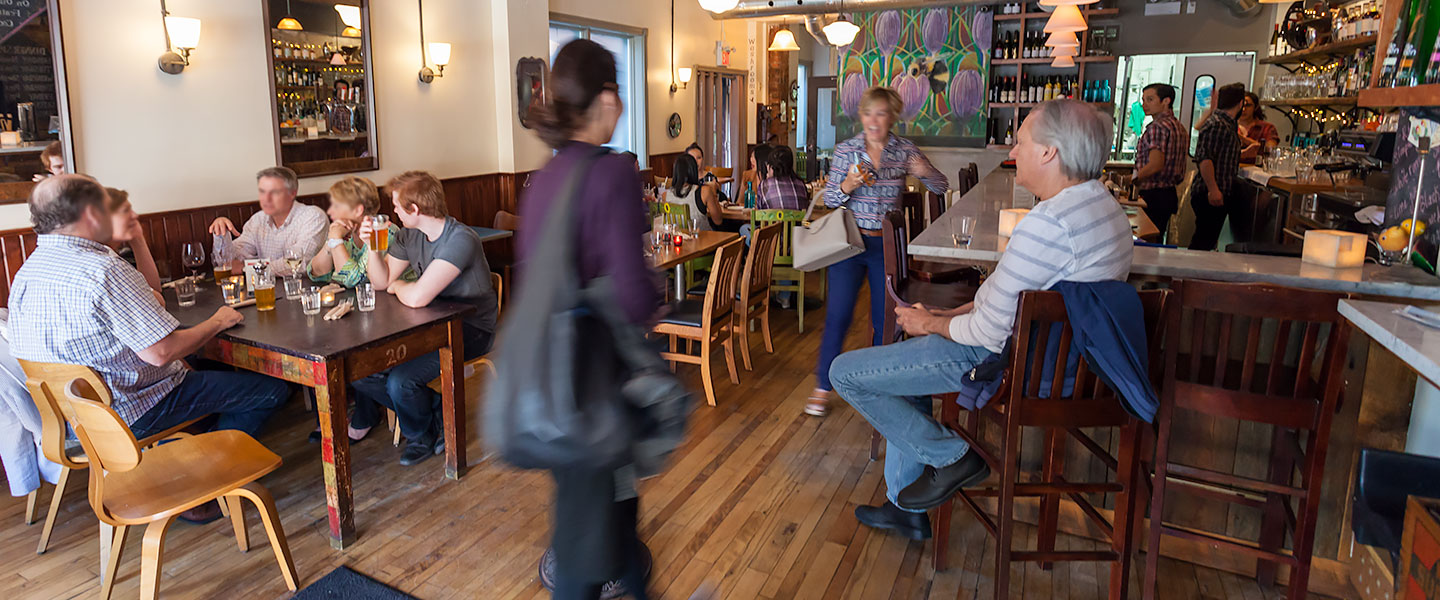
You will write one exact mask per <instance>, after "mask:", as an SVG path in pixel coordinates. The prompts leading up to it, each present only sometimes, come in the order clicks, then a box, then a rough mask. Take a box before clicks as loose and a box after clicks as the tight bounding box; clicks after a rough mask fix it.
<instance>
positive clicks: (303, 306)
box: [300, 287, 320, 315]
mask: <svg viewBox="0 0 1440 600" xmlns="http://www.w3.org/2000/svg"><path fill="white" fill-rule="evenodd" d="M300 310H301V311H302V312H304V313H305V314H307V315H318V314H320V288H317V287H310V288H305V289H304V290H301V291H300Z"/></svg>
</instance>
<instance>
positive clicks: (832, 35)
mask: <svg viewBox="0 0 1440 600" xmlns="http://www.w3.org/2000/svg"><path fill="white" fill-rule="evenodd" d="M840 10H841V11H842V12H841V13H840V14H839V15H838V16H836V17H835V22H834V23H831V24H829V25H826V26H824V27H822V28H820V31H822V32H824V33H825V41H827V42H830V45H831V46H848V45H850V43H851V42H854V41H855V36H856V35H858V34H859V33H860V26H858V25H856V24H854V23H851V22H850V20H849V19H846V18H845V13H844V12H843V11H844V10H845V0H840Z"/></svg>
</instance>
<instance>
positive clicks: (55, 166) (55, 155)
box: [31, 140, 65, 181]
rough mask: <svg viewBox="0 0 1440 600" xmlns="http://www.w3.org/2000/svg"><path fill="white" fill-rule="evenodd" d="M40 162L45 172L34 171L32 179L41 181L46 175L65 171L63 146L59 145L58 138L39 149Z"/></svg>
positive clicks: (59, 173) (54, 174) (51, 175)
mask: <svg viewBox="0 0 1440 600" xmlns="http://www.w3.org/2000/svg"><path fill="white" fill-rule="evenodd" d="M40 164H42V165H45V171H46V172H44V173H36V174H35V176H34V177H32V178H31V180H32V181H43V180H44V179H45V178H46V177H54V176H56V175H62V174H64V173H65V148H64V147H63V146H61V145H60V140H55V141H53V142H50V143H49V144H48V145H46V146H45V149H44V150H41V151H40Z"/></svg>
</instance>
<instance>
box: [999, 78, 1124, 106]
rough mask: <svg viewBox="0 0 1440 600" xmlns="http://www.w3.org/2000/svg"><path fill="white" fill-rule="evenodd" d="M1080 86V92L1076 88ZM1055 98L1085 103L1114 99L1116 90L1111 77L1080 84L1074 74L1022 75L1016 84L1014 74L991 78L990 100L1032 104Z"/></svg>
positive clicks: (1001, 102)
mask: <svg viewBox="0 0 1440 600" xmlns="http://www.w3.org/2000/svg"><path fill="white" fill-rule="evenodd" d="M1077 88H1079V94H1078V95H1077V94H1076V89H1077ZM1056 98H1072V99H1077V100H1082V101H1084V102H1111V101H1113V100H1114V89H1113V88H1112V87H1111V86H1110V81H1109V80H1094V81H1086V82H1085V83H1084V85H1083V86H1082V85H1080V83H1079V81H1078V80H1077V79H1076V78H1075V77H1065V76H1060V75H1051V76H1048V77H1040V76H1032V75H1021V76H1020V80H1019V82H1018V84H1017V82H1016V78H1015V77H995V78H993V79H992V80H991V81H990V102H992V103H997V104H1015V103H1021V104H1029V103H1035V102H1045V101H1048V100H1054V99H1056Z"/></svg>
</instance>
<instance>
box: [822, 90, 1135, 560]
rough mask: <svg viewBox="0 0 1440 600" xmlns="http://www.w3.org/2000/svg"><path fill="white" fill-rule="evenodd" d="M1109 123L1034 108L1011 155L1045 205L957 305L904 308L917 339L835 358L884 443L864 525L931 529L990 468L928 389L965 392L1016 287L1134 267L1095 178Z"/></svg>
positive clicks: (1000, 340) (1114, 274)
mask: <svg viewBox="0 0 1440 600" xmlns="http://www.w3.org/2000/svg"><path fill="white" fill-rule="evenodd" d="M1111 128H1112V123H1111V120H1110V117H1108V116H1106V115H1103V114H1101V113H1099V112H1097V111H1096V110H1095V109H1093V108H1091V107H1089V106H1088V105H1086V104H1083V103H1080V102H1076V101H1073V100H1054V101H1051V102H1046V103H1044V104H1041V105H1040V106H1038V107H1036V108H1035V110H1034V111H1032V112H1031V113H1030V116H1029V118H1027V119H1026V120H1025V122H1024V123H1023V124H1022V125H1021V126H1020V131H1019V133H1018V135H1017V138H1016V144H1015V147H1014V148H1013V149H1012V150H1011V151H1010V156H1011V158H1014V159H1015V168H1016V171H1015V183H1016V184H1017V185H1020V186H1023V187H1024V188H1025V189H1027V190H1029V191H1030V192H1032V193H1034V194H1035V195H1036V196H1037V197H1038V198H1039V199H1040V200H1041V202H1040V203H1039V204H1038V205H1037V206H1036V207H1035V209H1034V210H1032V211H1030V214H1029V215H1027V216H1026V217H1025V218H1024V219H1022V220H1021V221H1020V223H1019V224H1018V225H1017V226H1016V227H1015V231H1014V233H1013V234H1012V236H1011V238H1010V240H1009V243H1008V245H1007V246H1006V248H1005V254H1004V255H1003V256H1002V257H1001V259H1000V263H999V265H997V266H996V268H995V272H994V274H992V275H991V276H990V277H989V278H988V279H986V280H985V283H984V284H983V285H981V286H980V290H979V291H978V292H977V293H976V294H975V301H974V302H971V303H969V304H966V305H964V306H961V307H959V308H956V309H953V310H934V309H930V308H926V307H924V306H920V305H916V306H913V307H908V308H905V307H901V308H897V309H896V311H895V312H896V316H897V322H898V324H899V325H900V326H901V327H902V328H904V329H905V332H906V333H907V334H909V335H910V336H911V338H910V339H908V340H906V341H904V342H900V343H897V344H891V345H887V346H874V347H870V348H864V349H860V350H855V351H853V352H848V353H846V354H843V355H841V356H840V357H839V358H837V359H836V360H835V363H834V364H833V365H832V366H831V368H830V379H831V381H832V382H834V385H835V390H836V391H837V392H839V394H840V396H841V397H843V398H844V399H845V400H846V401H847V402H849V403H850V405H851V406H853V407H854V408H855V410H856V411H857V412H859V413H860V414H861V415H862V416H864V417H865V419H866V420H867V421H869V422H870V424H871V425H873V426H874V427H875V429H876V430H878V431H879V432H880V433H881V434H882V435H884V436H885V440H886V451H885V485H886V487H887V492H886V496H887V499H888V501H887V502H886V503H885V504H883V505H881V506H861V507H858V508H856V510H855V516H856V518H857V519H859V521H860V522H861V523H864V524H866V525H869V526H871V527H875V528H881V529H894V530H896V532H897V533H900V534H902V535H905V536H907V537H910V538H912V539H924V538H928V537H930V521H929V518H928V516H927V515H926V514H925V510H926V509H929V508H933V507H936V506H939V505H940V504H942V503H944V502H945V500H947V499H949V498H950V496H952V495H954V494H955V492H957V491H958V490H960V489H961V488H964V487H967V486H972V485H975V484H977V483H979V482H981V481H983V480H984V479H985V478H986V477H987V476H988V475H989V474H990V469H989V468H988V467H987V466H986V465H985V462H984V461H983V460H981V458H980V457H979V455H978V454H977V453H975V452H971V451H970V447H969V445H968V444H967V443H966V442H965V441H964V440H963V439H962V438H961V437H960V436H958V435H956V434H955V433H954V432H952V431H950V430H948V429H946V428H945V427H944V426H942V425H940V423H939V422H937V421H936V420H935V419H934V418H933V417H932V414H933V413H932V410H933V408H932V403H931V396H932V395H934V394H942V393H947V392H954V391H958V390H959V389H960V385H961V380H962V378H963V377H964V376H965V375H966V373H968V372H969V371H970V369H971V368H973V367H974V366H975V365H977V364H979V363H981V362H983V361H984V360H985V359H986V358H987V357H989V356H990V355H991V354H993V353H998V352H1000V351H1001V350H1002V349H1003V348H1004V346H1005V342H1006V340H1007V338H1009V336H1010V331H1011V329H1012V327H1013V326H1014V323H1015V313H1016V310H1017V309H1018V305H1019V301H1020V293H1021V292H1024V291H1027V290H1044V289H1049V288H1050V287H1051V286H1053V285H1055V284H1056V283H1058V282H1060V281H1081V282H1094V281H1106V280H1124V279H1126V277H1127V276H1128V274H1129V272H1130V261H1131V258H1132V257H1133V254H1134V252H1133V248H1134V245H1133V238H1132V236H1131V232H1130V224H1129V221H1128V220H1127V219H1126V217H1125V212H1124V210H1123V209H1121V207H1120V205H1119V204H1118V203H1116V202H1115V199H1114V198H1112V197H1111V196H1110V194H1109V193H1108V192H1107V191H1106V189H1105V186H1104V185H1102V184H1101V183H1100V182H1099V181H1098V180H1097V178H1098V177H1099V176H1100V170H1101V169H1102V168H1103V167H1104V166H1105V161H1106V158H1107V157H1108V156H1109V153H1110V139H1111V137H1110V135H1111Z"/></svg>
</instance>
